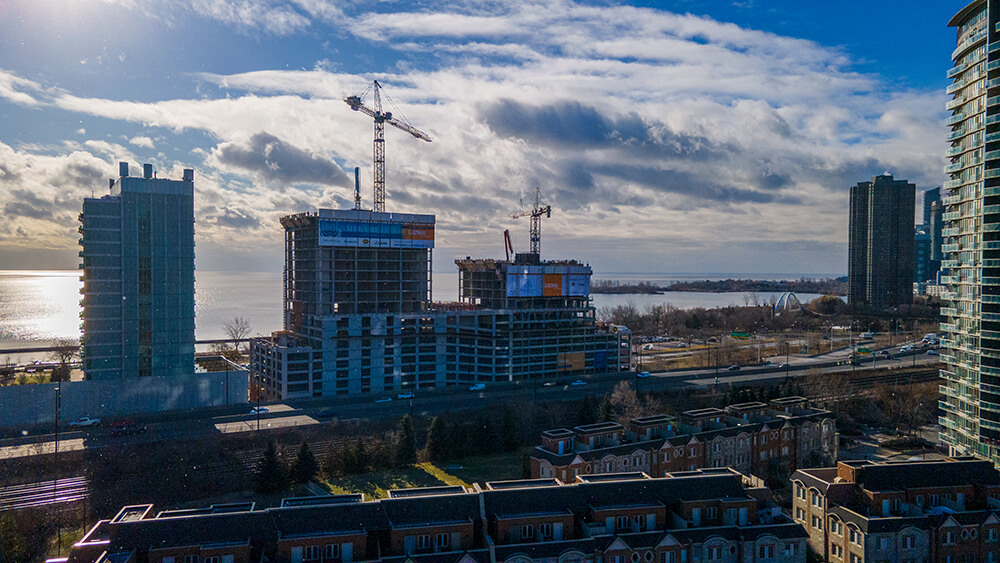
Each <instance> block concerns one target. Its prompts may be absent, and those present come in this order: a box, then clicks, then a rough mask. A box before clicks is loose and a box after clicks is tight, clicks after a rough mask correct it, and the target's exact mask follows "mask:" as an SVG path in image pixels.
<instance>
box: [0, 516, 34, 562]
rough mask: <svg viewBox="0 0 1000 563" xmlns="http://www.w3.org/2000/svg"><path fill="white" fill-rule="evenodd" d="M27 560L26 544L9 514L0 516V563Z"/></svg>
mask: <svg viewBox="0 0 1000 563" xmlns="http://www.w3.org/2000/svg"><path fill="white" fill-rule="evenodd" d="M27 560H28V542H27V541H26V540H25V539H24V535H23V534H22V533H21V531H20V530H18V529H17V523H16V522H14V516H12V515H11V513H10V512H5V513H3V514H2V515H0V563H21V562H22V561H27Z"/></svg>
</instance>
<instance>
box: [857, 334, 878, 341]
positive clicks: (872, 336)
mask: <svg viewBox="0 0 1000 563" xmlns="http://www.w3.org/2000/svg"><path fill="white" fill-rule="evenodd" d="M876 334H878V333H877V332H862V333H861V340H871V339H872V338H875V335H876Z"/></svg>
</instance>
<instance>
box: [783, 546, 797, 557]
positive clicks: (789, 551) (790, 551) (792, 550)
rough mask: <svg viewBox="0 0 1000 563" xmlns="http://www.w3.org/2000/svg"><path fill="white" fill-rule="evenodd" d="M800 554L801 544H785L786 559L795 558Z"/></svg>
mask: <svg viewBox="0 0 1000 563" xmlns="http://www.w3.org/2000/svg"><path fill="white" fill-rule="evenodd" d="M798 553H799V544H797V543H786V544H785V557H795V556H796V555H798Z"/></svg>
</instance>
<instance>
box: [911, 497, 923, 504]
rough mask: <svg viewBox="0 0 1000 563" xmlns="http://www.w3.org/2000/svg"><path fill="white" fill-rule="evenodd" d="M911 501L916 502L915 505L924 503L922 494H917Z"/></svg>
mask: <svg viewBox="0 0 1000 563" xmlns="http://www.w3.org/2000/svg"><path fill="white" fill-rule="evenodd" d="M913 502H914V503H916V505H917V506H923V505H924V495H917V496H916V497H915V498H914V499H913Z"/></svg>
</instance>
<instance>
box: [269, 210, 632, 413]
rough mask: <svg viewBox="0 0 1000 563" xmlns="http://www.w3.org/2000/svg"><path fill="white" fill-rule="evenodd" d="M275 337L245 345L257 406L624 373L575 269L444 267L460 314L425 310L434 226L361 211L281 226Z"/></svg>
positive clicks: (483, 263)
mask: <svg viewBox="0 0 1000 563" xmlns="http://www.w3.org/2000/svg"><path fill="white" fill-rule="evenodd" d="M281 223H282V225H283V226H284V228H285V267H284V312H285V318H284V329H285V330H284V331H282V332H278V333H274V334H273V335H271V336H270V337H261V338H255V339H253V340H252V344H251V373H252V377H253V384H254V386H258V385H259V386H260V388H261V390H262V391H263V395H264V397H268V398H281V399H287V398H294V397H313V396H329V395H359V394H373V395H383V394H389V393H404V392H409V391H413V390H416V389H425V388H431V387H445V386H454V385H468V384H473V383H492V382H509V381H532V380H536V381H539V382H541V381H549V380H553V379H555V378H560V379H562V378H576V377H581V376H587V375H594V374H600V373H617V372H620V371H627V370H628V369H629V353H630V343H631V342H630V335H629V332H628V330H627V329H625V328H624V327H613V326H608V327H602V326H599V325H598V323H597V322H596V319H595V309H594V307H593V306H591V303H590V276H591V273H592V272H591V269H590V267H589V266H586V265H583V264H581V263H579V262H575V261H558V262H557V261H550V262H543V261H541V260H539V255H538V254H537V253H524V254H519V255H517V256H516V257H515V258H514V259H513V260H493V259H472V258H468V259H465V260H457V261H456V263H457V264H458V270H459V280H460V284H459V285H460V289H459V301H458V302H455V303H433V302H432V301H431V273H432V271H431V270H432V266H431V253H432V252H433V247H434V217H433V216H432V215H412V214H400V213H380V212H375V211H369V210H362V209H352V210H328V209H321V210H319V211H318V212H316V213H299V214H296V215H289V216H286V217H284V218H282V220H281Z"/></svg>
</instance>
